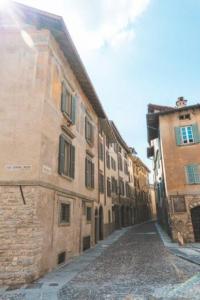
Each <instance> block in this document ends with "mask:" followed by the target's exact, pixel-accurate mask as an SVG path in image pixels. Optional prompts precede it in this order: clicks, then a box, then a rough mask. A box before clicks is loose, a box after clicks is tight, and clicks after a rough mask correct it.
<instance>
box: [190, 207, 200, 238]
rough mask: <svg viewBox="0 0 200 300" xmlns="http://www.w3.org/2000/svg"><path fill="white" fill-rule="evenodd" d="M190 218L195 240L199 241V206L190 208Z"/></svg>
mask: <svg viewBox="0 0 200 300" xmlns="http://www.w3.org/2000/svg"><path fill="white" fill-rule="evenodd" d="M191 218H192V225H193V231H194V239H195V242H200V206H196V207H194V208H192V209H191Z"/></svg>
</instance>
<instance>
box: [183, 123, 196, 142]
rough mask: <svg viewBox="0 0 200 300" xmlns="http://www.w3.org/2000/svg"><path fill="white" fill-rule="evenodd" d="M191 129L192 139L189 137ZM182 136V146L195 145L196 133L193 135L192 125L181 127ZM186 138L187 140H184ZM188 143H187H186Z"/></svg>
mask: <svg viewBox="0 0 200 300" xmlns="http://www.w3.org/2000/svg"><path fill="white" fill-rule="evenodd" d="M189 128H190V131H191V135H192V137H191V138H190V137H189V135H190V134H189V132H188V131H189ZM183 131H185V133H183ZM180 134H181V144H182V145H188V144H194V142H195V139H194V133H193V127H192V125H186V126H181V127H180ZM184 136H185V138H186V139H184ZM185 141H186V142H185Z"/></svg>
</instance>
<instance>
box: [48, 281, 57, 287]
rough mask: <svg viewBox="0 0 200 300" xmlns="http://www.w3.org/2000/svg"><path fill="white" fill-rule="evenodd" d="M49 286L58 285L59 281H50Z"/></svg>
mask: <svg viewBox="0 0 200 300" xmlns="http://www.w3.org/2000/svg"><path fill="white" fill-rule="evenodd" d="M49 286H58V283H54V282H53V283H49Z"/></svg>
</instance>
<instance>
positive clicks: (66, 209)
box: [60, 202, 70, 224]
mask: <svg viewBox="0 0 200 300" xmlns="http://www.w3.org/2000/svg"><path fill="white" fill-rule="evenodd" d="M69 223H70V204H69V203H63V202H62V203H60V224H69Z"/></svg>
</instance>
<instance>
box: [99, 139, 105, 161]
mask: <svg viewBox="0 0 200 300" xmlns="http://www.w3.org/2000/svg"><path fill="white" fill-rule="evenodd" d="M103 156H104V155H103V143H101V142H100V143H99V159H100V160H103Z"/></svg>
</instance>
